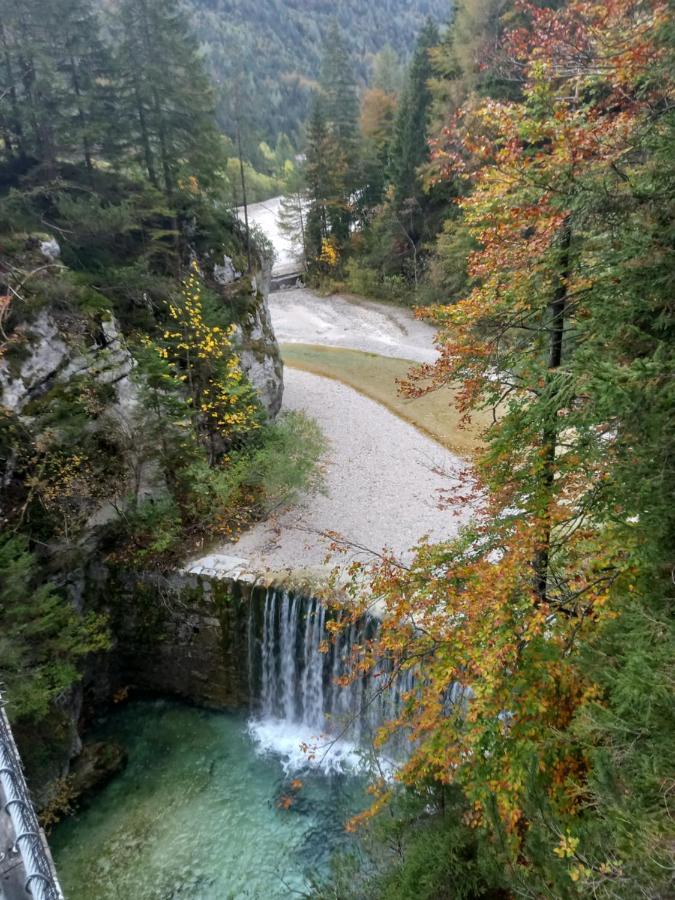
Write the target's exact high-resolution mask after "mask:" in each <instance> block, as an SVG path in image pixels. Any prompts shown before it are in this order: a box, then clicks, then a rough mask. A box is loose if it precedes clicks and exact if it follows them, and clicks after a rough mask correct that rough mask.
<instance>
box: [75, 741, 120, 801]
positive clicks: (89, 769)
mask: <svg viewBox="0 0 675 900" xmlns="http://www.w3.org/2000/svg"><path fill="white" fill-rule="evenodd" d="M126 764H127V751H126V749H125V748H124V747H123V746H122V745H121V744H118V743H115V742H112V741H111V742H107V741H106V742H103V741H96V742H89V743H85V744H84V745H83V747H82V752H81V753H80V755H79V756H78V757H77V759H76V760H75V762H74V763H73V765H72V767H71V769H70V782H71V785H72V788H73V793H74V794H75V796H76V797H78V798H80V799H82V798H86V797H87V795H90V794H92V793H93V792H94V791H98V790H100V789H101V788H102V787H104V785H106V784H107V783H108V782H109V781H110V779H111V778H114V776H115V775H118V774H119V773H120V772H121V771H122V770H123V769H124V767H125V766H126Z"/></svg>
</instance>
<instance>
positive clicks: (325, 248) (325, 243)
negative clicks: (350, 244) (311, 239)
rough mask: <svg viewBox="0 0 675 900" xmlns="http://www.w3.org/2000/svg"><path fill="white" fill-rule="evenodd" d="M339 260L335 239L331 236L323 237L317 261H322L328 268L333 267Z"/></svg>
mask: <svg viewBox="0 0 675 900" xmlns="http://www.w3.org/2000/svg"><path fill="white" fill-rule="evenodd" d="M339 261H340V253H339V251H338V248H337V244H336V243H335V240H334V239H333V238H324V239H323V240H322V242H321V254H320V256H319V262H321V263H323V264H324V265H325V266H328V267H329V268H330V269H334V268H335V267H336V266H337V264H338V262H339Z"/></svg>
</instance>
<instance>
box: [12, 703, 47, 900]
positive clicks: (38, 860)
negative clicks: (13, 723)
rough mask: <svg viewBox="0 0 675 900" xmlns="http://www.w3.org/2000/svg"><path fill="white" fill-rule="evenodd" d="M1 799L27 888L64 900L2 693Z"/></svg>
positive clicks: (43, 897)
mask: <svg viewBox="0 0 675 900" xmlns="http://www.w3.org/2000/svg"><path fill="white" fill-rule="evenodd" d="M0 803H1V804H2V808H3V809H4V810H5V812H6V813H7V814H8V815H9V817H10V819H11V821H12V827H13V829H14V846H15V847H16V849H17V850H18V852H19V855H20V856H21V861H22V863H23V867H24V871H25V875H26V879H25V887H26V891H27V892H28V893H29V894H30V895H31V896H32V897H34V898H35V900H63V894H62V892H61V888H60V886H59V883H58V879H57V877H56V872H55V870H54V865H53V863H52V860H51V856H50V855H49V851H48V849H47V846H46V841H45V837H44V834H43V832H42V830H41V829H40V825H39V823H38V819H37V815H36V813H35V807H34V806H33V802H32V800H31V798H30V793H29V791H28V785H27V784H26V779H25V778H24V775H23V769H22V767H21V760H20V759H19V753H18V750H17V748H16V744H15V742H14V736H13V735H12V730H11V728H10V726H9V720H8V718H7V714H6V713H5V710H4V708H3V705H2V698H1V697H0Z"/></svg>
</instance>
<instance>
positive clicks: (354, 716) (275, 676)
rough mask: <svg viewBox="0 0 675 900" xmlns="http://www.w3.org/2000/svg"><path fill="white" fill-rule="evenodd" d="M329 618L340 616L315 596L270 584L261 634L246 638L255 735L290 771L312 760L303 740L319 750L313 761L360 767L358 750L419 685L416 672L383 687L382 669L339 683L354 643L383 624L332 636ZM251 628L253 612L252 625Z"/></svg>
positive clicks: (333, 766)
mask: <svg viewBox="0 0 675 900" xmlns="http://www.w3.org/2000/svg"><path fill="white" fill-rule="evenodd" d="M331 617H332V618H334V619H337V620H339V619H340V618H341V614H340V612H335V613H333V612H332V611H331V610H328V609H327V608H326V607H325V606H324V605H323V603H321V601H319V600H318V599H316V598H304V597H300V596H297V595H295V596H294V595H291V594H290V593H288V592H282V591H278V590H275V589H269V590H268V591H267V593H266V596H265V605H264V611H263V615H262V623H261V627H259V629H258V630H259V637H258V638H257V639H256V638H255V637H252V636H251V635H249V653H250V654H252V655H253V657H254V658H251V659H249V673H253V672H258V673H259V682H258V684H259V689H258V691H257V694H256V696H257V697H258V702H257V710H256V714H255V715H254V717H253V719H252V721H251V726H250V727H251V733H252V734H253V736H254V738H255V739H256V741H257V742H258V743H259V745H260V746H261V747H262V748H263V749H266V750H272V751H275V752H277V753H279V754H280V755H281V756H282V757H283V758H284V759H285V762H286V764H287V766H288V768H302V767H303V766H304V765H307V763H308V757H307V754H306V753H304V752H303V751H301V750H300V744H301V743H304V744H307V745H309V746H310V747H315V748H316V749H315V751H314V759H315V760H318V761H319V763H320V764H321V765H323V766H324V767H326V768H329V769H344V768H345V767H347V766H352V765H357V764H358V762H359V760H360V759H361V757H362V755H363V754H362V752H361V749H360V748H363V747H366V746H368V745H369V744H371V743H372V738H373V737H374V735H375V733H376V732H377V730H378V728H379V727H380V726H381V725H382V724H383V723H384V722H385V721H387V720H389V719H392V718H394V717H395V716H396V715H397V714H398V713H399V711H400V708H401V704H402V702H403V699H404V697H405V695H406V693H408V692H410V691H412V690H413V689H414V683H415V682H414V674H413V673H412V672H411V671H407V672H405V673H401V674H399V675H397V676H396V677H395V678H394V679H393V682H392V684H391V686H390V687H388V688H387V689H382V688H381V684H382V676H381V671H380V676H379V677H378V676H377V675H372V674H370V673H366V674H363V675H361V676H359V677H358V678H355V679H352V680H350V681H349V683H347V684H340V683H338V680H339V679H340V678H342V677H344V676H346V675H348V674H349V672H350V670H351V662H352V657H353V653H354V650H355V648H356V647H357V646H358V645H359V644H361V643H363V642H364V641H365V640H368V639H372V638H373V637H374V636H375V635H376V633H377V629H378V627H379V625H378V623H377V620H375V619H370V618H366V619H364V620H362V621H361V622H358V623H351V625H350V626H349V628H348V629H343V630H342V631H339V632H338V635H337V637H336V639H335V640H333V639H332V637H331V633H330V631H329V630H328V629H327V627H326V626H327V622H328V621H329V619H330V618H331ZM254 627H255V621H254V619H253V617H252V618H251V620H250V623H249V628H251V629H253V628H254ZM326 648H327V649H326ZM324 651H325V652H324ZM252 680H253V681H254V680H255V679H252ZM389 749H390V750H391V752H392V753H393V752H395V749H396V748H389Z"/></svg>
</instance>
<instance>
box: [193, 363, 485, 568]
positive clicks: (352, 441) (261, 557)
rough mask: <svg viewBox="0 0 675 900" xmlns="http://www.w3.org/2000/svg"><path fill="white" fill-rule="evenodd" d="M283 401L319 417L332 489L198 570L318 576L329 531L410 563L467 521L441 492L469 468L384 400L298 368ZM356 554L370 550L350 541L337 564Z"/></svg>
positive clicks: (289, 374)
mask: <svg viewBox="0 0 675 900" xmlns="http://www.w3.org/2000/svg"><path fill="white" fill-rule="evenodd" d="M284 406H285V408H286V409H296V410H304V411H306V412H307V413H308V414H309V415H311V416H313V417H314V418H315V419H316V420H317V421H318V422H319V424H320V425H321V427H322V429H323V431H324V433H325V434H326V436H327V437H328V438H329V440H330V445H331V446H330V451H329V453H328V454H327V459H326V462H325V478H326V493H325V494H319V495H316V496H313V497H308V498H306V499H305V501H304V502H303V503H301V504H300V505H299V506H297V507H295V508H293V509H290V510H287V511H286V512H284V513H282V514H281V515H280V516H279V517H278V518H277V519H276V520H275V521H273V522H265V523H262V524H260V525H258V526H256V527H255V528H253V529H252V530H251V531H249V532H248V533H247V534H245V535H244V536H243V537H242V538H241V539H240V540H239V541H238V543H236V544H233V545H229V546H227V547H223V548H222V550H221V551H219V552H216V553H213V554H211V555H210V556H209V557H205V558H202V559H201V560H199V561H198V562H197V563H194V564H193V566H192V569H193V570H200V569H207V570H214V571H220V572H222V573H223V574H225V573H227V572H231V573H232V572H234V570H236V574H239V572H240V571H245V572H246V571H248V572H256V573H262V572H265V571H269V572H273V573H275V574H277V575H278V574H280V573H282V572H288V573H289V574H293V575H296V576H297V575H310V576H311V575H316V574H319V573H321V572H323V571H325V570H326V566H327V564H326V554H327V551H328V549H329V545H330V541H329V540H327V539H326V538H324V537H322V533H323V532H326V531H333V532H338V533H339V534H340V535H341V536H342V537H343V538H344V539H345V540H347V541H350V542H352V543H353V544H356V545H359V546H362V547H366V548H369V549H370V550H374V551H381V550H382V549H384V548H385V547H387V548H389V549H390V550H393V551H394V552H395V553H396V554H397V555H398V556H399V557H400V558H403V559H405V558H409V556H410V552H409V551H410V548H411V547H412V546H413V545H414V544H416V543H417V542H418V541H419V539H420V538H421V537H423V536H424V535H429V536H430V537H432V538H433V539H437V540H443V539H446V538H448V537H451V536H452V535H454V534H456V533H457V529H458V527H459V525H460V523H462V522H465V521H466V520H467V518H468V515H469V511H468V510H467V509H466V508H462V507H459V508H457V509H455V510H452V509H445V510H441V509H439V507H438V502H437V501H438V498H439V491H440V490H445V491H447V490H448V489H451V488H452V487H453V485H454V484H455V477H456V476H457V475H458V474H459V473H460V472H461V471H463V470H464V469H465V466H466V464H465V463H464V462H463V461H462V460H460V459H459V457H456V456H454V455H453V454H452V453H450V452H449V451H448V450H445V449H444V448H443V447H441V446H440V445H439V444H436V443H435V442H434V441H432V440H430V439H429V438H427V437H425V436H424V435H423V434H421V433H420V432H419V431H417V429H415V428H413V427H412V426H411V425H408V424H407V423H405V422H403V421H402V420H401V419H399V418H397V417H396V416H394V415H392V413H390V412H389V411H388V410H387V409H385V408H384V407H383V406H380V405H379V404H378V403H375V402H373V401H372V400H369V399H368V398H366V397H363V396H362V395H361V394H359V393H357V392H356V391H354V390H352V389H351V388H348V387H345V386H344V385H342V384H339V383H338V382H335V381H331V380H330V379H327V378H321V377H319V376H317V375H310V374H308V373H306V372H299V371H296V370H293V369H287V370H286V393H285V397H284ZM441 473H442V474H441ZM354 557H358V558H361V559H367V558H369V554H367V553H362V552H358V551H357V550H356V549H355V548H353V547H352V548H349V552H348V553H347V554H346V555H345V556H342V555H337V556H335V557H334V559H333V560H332V561H331V563H330V565H335V564H338V565H340V564H342V563H343V562H344V563H347V562H350V561H351V560H353V559H354Z"/></svg>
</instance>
